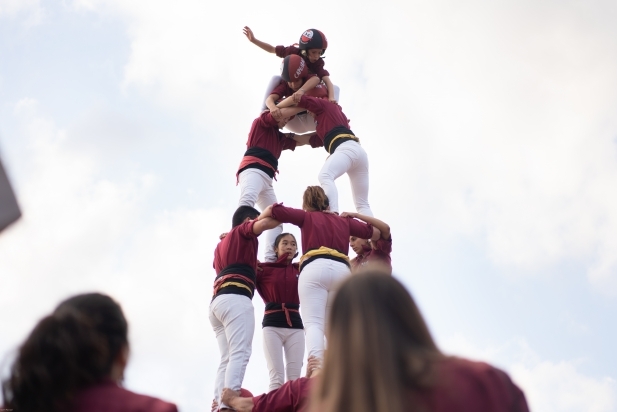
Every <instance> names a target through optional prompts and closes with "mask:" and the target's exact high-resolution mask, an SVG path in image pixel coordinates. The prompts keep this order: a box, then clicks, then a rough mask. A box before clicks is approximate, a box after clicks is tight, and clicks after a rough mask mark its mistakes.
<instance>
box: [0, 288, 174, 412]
mask: <svg viewBox="0 0 617 412" xmlns="http://www.w3.org/2000/svg"><path fill="white" fill-rule="evenodd" d="M127 335H128V325H127V322H126V319H125V317H124V314H123V313H122V309H121V308H120V305H118V303H116V302H115V301H114V300H113V299H112V298H110V297H109V296H106V295H101V294H98V293H89V294H83V295H77V296H74V297H72V298H69V299H67V300H65V301H64V302H62V303H60V305H58V307H57V308H56V309H55V310H54V312H53V313H52V314H51V315H48V316H46V317H44V318H43V319H41V320H40V321H39V323H38V324H37V325H36V326H35V328H34V330H33V331H32V332H31V333H30V335H29V336H28V338H27V339H26V341H25V342H24V343H23V344H22V345H21V346H20V348H19V351H18V354H17V358H16V359H15V361H14V363H13V365H12V366H11V369H10V376H9V377H8V378H7V379H6V380H4V381H3V383H2V396H3V398H4V403H5V404H4V408H5V409H3V410H13V411H15V412H42V411H45V412H142V411H149V412H177V408H176V406H175V405H174V404H172V403H168V402H165V401H162V400H160V399H157V398H153V397H150V396H146V395H139V394H137V393H134V392H131V391H129V390H126V389H124V388H122V387H121V382H122V380H123V376H124V369H125V367H126V365H127V362H128V356H129V343H128V339H127Z"/></svg>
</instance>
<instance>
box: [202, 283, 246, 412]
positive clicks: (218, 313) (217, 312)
mask: <svg viewBox="0 0 617 412" xmlns="http://www.w3.org/2000/svg"><path fill="white" fill-rule="evenodd" d="M210 323H211V324H212V329H214V333H215V335H216V341H217V342H218V345H219V351H220V353H221V363H220V364H219V368H218V371H217V373H216V380H215V384H214V398H215V399H216V401H217V402H218V403H219V407H220V408H223V407H226V406H224V405H222V404H221V394H222V393H223V388H231V389H233V390H236V391H239V390H240V388H241V387H242V380H243V379H244V372H245V371H246V365H247V364H248V363H249V358H250V357H251V351H252V346H253V332H254V331H255V314H254V310H253V302H252V301H251V299H249V298H247V297H246V296H242V295H231V294H230V295H221V296H218V297H217V298H216V299H214V300H213V301H212V303H211V304H210Z"/></svg>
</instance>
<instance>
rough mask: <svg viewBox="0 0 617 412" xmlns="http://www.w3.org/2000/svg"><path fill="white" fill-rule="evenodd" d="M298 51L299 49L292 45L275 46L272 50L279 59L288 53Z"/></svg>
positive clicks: (296, 52)
mask: <svg viewBox="0 0 617 412" xmlns="http://www.w3.org/2000/svg"><path fill="white" fill-rule="evenodd" d="M299 51H300V49H298V48H297V47H294V46H288V47H285V46H276V47H275V48H274V52H275V53H276V55H277V56H278V57H280V58H281V59H282V58H284V57H287V56H289V55H290V54H298V52H299Z"/></svg>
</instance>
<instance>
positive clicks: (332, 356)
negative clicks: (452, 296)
mask: <svg viewBox="0 0 617 412" xmlns="http://www.w3.org/2000/svg"><path fill="white" fill-rule="evenodd" d="M326 336H327V338H328V350H327V351H326V354H325V362H324V370H323V373H322V379H321V381H319V382H318V383H317V384H316V385H315V388H314V390H313V398H312V402H311V410H312V411H320V412H334V411H342V410H349V411H354V412H373V411H392V412H403V411H408V410H412V409H411V408H409V405H408V399H405V398H406V396H405V395H406V394H408V393H409V391H410V390H413V389H415V388H421V387H426V386H429V385H430V384H431V382H432V380H433V378H434V377H433V376H432V375H433V374H432V373H431V371H432V368H431V365H432V363H433V361H434V360H436V359H441V358H442V357H443V355H442V354H441V352H440V351H439V349H437V346H436V345H435V342H434V341H433V338H432V337H431V334H430V332H429V330H428V327H427V326H426V323H425V322H424V319H423V318H422V315H421V314H420V311H419V310H418V307H417V306H416V304H415V303H414V301H413V299H412V297H411V295H410V294H409V292H407V290H406V289H405V287H404V286H403V285H402V284H401V283H400V282H399V281H398V280H396V279H395V278H394V277H392V276H387V275H384V274H383V273H381V272H375V271H373V272H364V273H360V274H356V275H354V276H350V277H348V278H347V279H346V280H345V281H344V282H343V283H342V284H341V285H340V288H339V289H338V291H337V293H336V296H335V298H334V301H333V303H332V308H331V310H330V315H329V322H328V330H327V335H326Z"/></svg>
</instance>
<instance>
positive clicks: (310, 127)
mask: <svg viewBox="0 0 617 412" xmlns="http://www.w3.org/2000/svg"><path fill="white" fill-rule="evenodd" d="M281 80H283V79H282V78H281V76H272V79H270V83H268V87H266V94H265V95H264V99H263V102H264V103H262V105H261V111H262V112H263V111H264V110H266V109H267V108H268V107H267V106H266V103H265V102H266V99H267V98H268V96H270V93H272V90H274V88H275V87H276V86H277V85H278V84H279V83H280V81H281ZM340 94H341V89H340V88H339V87H338V86H336V85H335V86H334V98H335V99H336V101H337V102H338V101H339V96H340ZM316 127H317V124H316V123H315V119H314V118H313V116H311V115H310V114H308V113H304V114H297V115H296V116H295V117H294V118H293V119H291V120H290V121H289V122H287V124H286V125H285V128H286V129H287V130H289V131H290V132H293V133H297V134H303V133H309V132H314V131H315V128H316Z"/></svg>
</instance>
